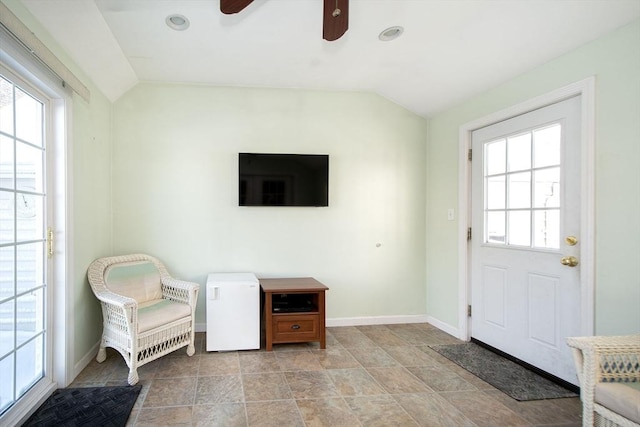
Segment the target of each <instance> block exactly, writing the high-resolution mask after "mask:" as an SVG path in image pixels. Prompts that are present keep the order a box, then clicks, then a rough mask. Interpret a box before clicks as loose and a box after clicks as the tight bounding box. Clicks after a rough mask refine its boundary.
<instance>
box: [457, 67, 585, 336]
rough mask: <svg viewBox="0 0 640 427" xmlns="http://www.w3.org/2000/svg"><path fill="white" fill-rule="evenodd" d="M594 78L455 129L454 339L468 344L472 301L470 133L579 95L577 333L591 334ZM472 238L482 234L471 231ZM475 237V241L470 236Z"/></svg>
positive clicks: (477, 231)
mask: <svg viewBox="0 0 640 427" xmlns="http://www.w3.org/2000/svg"><path fill="white" fill-rule="evenodd" d="M595 82H596V79H595V77H593V76H592V77H588V78H586V79H584V80H580V81H578V82H576V83H573V84H570V85H568V86H565V87H562V88H560V89H557V90H554V91H552V92H549V93H546V94H544V95H541V96H538V97H536V98H533V99H530V100H528V101H524V102H522V103H520V104H517V105H514V106H511V107H508V108H505V109H503V110H500V111H497V112H495V113H493V114H489V115H488V116H485V117H482V118H479V119H476V120H473V121H471V122H468V123H465V124H463V125H462V126H460V130H459V149H458V338H460V339H461V340H464V341H469V340H470V339H471V327H470V318H469V317H468V316H467V307H468V304H470V302H471V275H470V271H469V270H470V263H469V261H470V245H469V244H468V241H467V231H468V229H469V227H470V226H471V162H469V160H468V152H469V149H470V148H471V133H472V132H473V131H474V130H477V129H480V128H483V127H485V126H489V125H492V124H494V123H498V122H501V121H504V120H507V119H510V118H512V117H515V116H519V115H521V114H524V113H528V112H529V111H533V110H536V109H538V108H542V107H546V106H548V105H551V104H554V103H556V102H559V101H562V100H565V99H567V98H571V97H573V96H577V95H581V97H582V98H581V100H582V101H581V106H580V108H581V111H580V114H581V141H580V143H581V147H582V154H581V185H580V187H581V188H580V189H581V192H582V195H581V196H582V199H581V200H582V201H581V209H580V211H581V221H582V222H581V226H580V228H581V230H580V236H581V240H580V264H579V268H580V320H581V321H580V334H581V335H585V336H590V335H593V333H594V311H595V307H594V291H595V286H594V278H595V251H594V248H595V232H594V230H595V227H594V224H595V220H594V212H595V197H594V196H595V169H594V159H595V154H594V153H595ZM474 234H475V235H476V236H479V235H480V234H481V233H480V231H479V230H476V231H474ZM475 238H478V237H475Z"/></svg>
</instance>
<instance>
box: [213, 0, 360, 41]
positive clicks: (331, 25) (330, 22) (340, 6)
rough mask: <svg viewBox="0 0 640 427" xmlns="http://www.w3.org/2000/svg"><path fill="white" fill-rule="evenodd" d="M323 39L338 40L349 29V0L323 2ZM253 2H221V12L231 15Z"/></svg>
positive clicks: (246, 0) (240, 0) (327, 0)
mask: <svg viewBox="0 0 640 427" xmlns="http://www.w3.org/2000/svg"><path fill="white" fill-rule="evenodd" d="M323 1H324V11H323V14H322V16H323V21H322V38H323V39H325V40H328V41H334V40H338V39H339V38H340V37H342V36H343V35H344V33H346V32H347V29H349V0H323ZM252 2H253V0H220V12H222V13H224V14H226V15H231V14H234V13H238V12H240V11H241V10H242V9H244V8H245V7H247V6H249V5H250V4H251V3H252Z"/></svg>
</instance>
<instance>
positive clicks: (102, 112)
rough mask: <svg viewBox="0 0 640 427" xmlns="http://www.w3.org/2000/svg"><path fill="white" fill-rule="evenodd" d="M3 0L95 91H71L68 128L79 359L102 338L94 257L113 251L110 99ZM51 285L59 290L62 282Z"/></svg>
mask: <svg viewBox="0 0 640 427" xmlns="http://www.w3.org/2000/svg"><path fill="white" fill-rule="evenodd" d="M2 3H4V4H5V5H6V6H7V7H8V8H9V9H11V11H12V12H13V13H14V14H15V15H16V16H17V17H18V18H19V19H20V20H21V21H22V22H23V23H24V24H25V25H26V26H27V27H29V29H30V30H31V31H33V32H34V34H35V35H36V36H37V37H38V38H39V39H40V40H41V41H42V42H43V43H44V44H45V45H46V46H47V47H48V48H49V49H50V50H51V51H52V52H53V53H55V55H56V56H57V57H58V59H60V61H62V62H63V63H64V64H65V65H66V66H67V68H69V69H70V70H71V71H72V72H73V73H74V74H75V75H76V76H77V77H78V78H80V80H81V81H82V82H83V83H84V84H85V85H86V86H87V87H88V88H89V90H90V91H91V101H90V102H88V103H87V102H86V101H84V100H83V99H82V98H80V97H79V96H78V95H76V94H73V96H72V105H71V117H70V122H69V124H70V127H69V128H68V129H67V131H68V142H69V145H68V147H67V149H68V151H69V153H68V159H69V160H70V162H71V164H68V165H67V169H68V176H69V178H70V181H69V182H68V194H67V197H68V198H69V199H68V200H69V202H70V206H71V215H72V216H71V217H70V220H71V222H70V224H71V228H72V229H71V230H70V231H71V236H72V239H71V241H70V243H71V245H72V251H73V258H72V259H71V260H70V265H71V271H70V272H69V276H68V278H69V282H68V283H67V285H70V286H72V287H73V292H72V293H73V295H74V301H73V302H72V304H71V305H70V309H71V311H72V313H71V315H72V317H73V319H74V328H73V331H72V333H73V339H74V349H73V355H74V356H73V358H74V360H73V361H72V362H73V364H74V365H75V364H77V363H78V362H79V361H80V359H82V358H83V357H84V356H85V355H87V353H88V352H89V350H90V349H91V348H92V347H93V346H94V345H95V344H96V342H98V341H99V340H100V334H101V332H102V313H101V310H100V306H99V304H98V303H97V300H96V298H95V296H94V295H93V294H92V293H91V289H90V287H89V284H88V282H87V278H86V276H87V267H88V266H89V263H90V262H91V261H93V260H94V259H95V258H98V257H100V256H104V255H108V254H110V253H111V183H110V164H111V154H110V152H111V149H110V138H111V136H110V135H111V103H110V102H109V101H108V100H107V98H106V97H105V96H104V95H103V94H102V93H101V92H100V90H98V89H97V88H96V87H95V86H94V85H93V83H92V82H91V80H90V79H89V78H88V77H87V76H86V75H85V74H84V72H83V71H82V70H81V69H79V68H78V67H77V66H76V64H75V63H74V62H73V61H72V60H71V59H70V58H69V57H68V56H67V54H66V53H65V51H64V50H63V49H62V48H61V47H60V46H59V45H58V44H57V42H56V41H55V40H53V39H52V38H51V36H50V35H49V33H48V32H47V31H46V30H45V29H44V28H43V27H42V26H41V25H40V24H39V23H38V22H37V21H36V20H35V19H34V18H33V16H32V15H31V14H30V13H29V11H27V10H26V9H25V8H24V6H23V5H22V4H21V3H20V2H18V1H15V0H2ZM51 289H52V290H53V291H54V292H56V291H61V290H62V286H61V284H59V285H56V286H53V287H52V288H51ZM55 309H56V308H55V307H54V310H55ZM54 338H55V334H54Z"/></svg>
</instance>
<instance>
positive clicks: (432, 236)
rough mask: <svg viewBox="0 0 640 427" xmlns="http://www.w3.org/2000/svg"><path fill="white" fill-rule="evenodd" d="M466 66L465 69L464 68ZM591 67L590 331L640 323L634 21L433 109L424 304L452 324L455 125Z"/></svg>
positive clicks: (638, 58)
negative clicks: (443, 108)
mask: <svg viewBox="0 0 640 427" xmlns="http://www.w3.org/2000/svg"><path fill="white" fill-rule="evenodd" d="M470 75H471V73H470ZM592 75H595V76H596V78H597V82H596V86H597V87H596V120H597V122H596V142H595V144H596V146H595V150H596V161H595V163H596V165H595V171H592V173H595V178H596V194H595V203H596V212H595V215H596V248H595V249H596V265H595V271H596V278H595V279H596V293H595V301H596V307H595V315H596V319H595V320H596V324H595V327H596V330H595V332H596V334H624V333H632V332H636V333H637V332H640V214H639V212H640V168H639V167H638V160H639V159H640V21H635V22H634V23H632V24H630V25H627V26H625V27H623V28H621V29H619V30H617V31H615V32H613V33H611V34H609V35H607V36H605V37H602V38H600V39H597V40H595V41H594V42H591V43H589V44H587V45H585V46H583V47H581V48H579V49H576V50H574V51H572V52H570V53H568V54H566V55H563V56H561V57H559V58H557V59H556V60H553V61H550V62H549V63H547V64H544V65H543V66H541V67H538V68H536V69H534V70H532V71H530V72H527V73H525V74H523V75H522V76H519V77H518V78H515V79H513V80H511V81H509V82H507V83H505V84H503V85H501V86H499V87H496V88H495V89H492V90H490V91H488V92H486V93H483V94H481V95H479V96H477V97H474V98H473V99H470V100H469V101H467V102H465V103H463V104H462V105H460V106H458V107H455V108H452V109H450V110H448V111H445V112H443V113H441V114H438V115H437V116H435V117H433V118H432V120H430V122H429V138H428V141H429V143H428V149H427V159H428V160H427V183H428V184H427V199H428V205H427V256H426V260H427V312H428V314H429V315H431V316H433V317H434V318H436V319H438V320H440V321H442V322H445V323H447V324H449V325H452V326H453V327H457V326H458V319H457V313H458V307H457V304H458V300H457V299H458V274H457V273H458V264H457V263H458V259H457V254H458V247H457V226H458V224H457V221H453V222H451V221H447V220H446V210H447V208H449V207H456V206H457V200H458V187H457V186H458V130H459V127H460V126H461V125H463V124H465V123H467V122H470V121H472V120H475V119H478V118H481V117H483V116H486V115H488V114H490V113H493V112H495V111H498V110H501V109H503V108H506V107H509V106H511V105H514V104H517V103H519V102H523V101H525V100H527V99H530V98H533V97H535V96H538V95H541V94H544V93H546V92H550V91H552V90H554V89H557V88H560V87H562V86H565V85H567V84H570V83H573V82H576V81H579V80H581V79H583V78H586V77H589V76H592Z"/></svg>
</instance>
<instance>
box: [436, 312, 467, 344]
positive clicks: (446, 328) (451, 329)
mask: <svg viewBox="0 0 640 427" xmlns="http://www.w3.org/2000/svg"><path fill="white" fill-rule="evenodd" d="M427 323H429V324H431V325H433V326H435V327H436V328H438V329H440V330H441V331H442V332H446V333H448V334H449V335H453V336H454V337H456V338H458V339H461V340H463V341H465V340H466V337H461V336H460V334H461V333H462V331H461V330H460V329H458V328H456V327H455V326H451V325H450V324H448V323H445V322H443V321H442V320H438V319H436V318H435V317H432V316H427Z"/></svg>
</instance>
